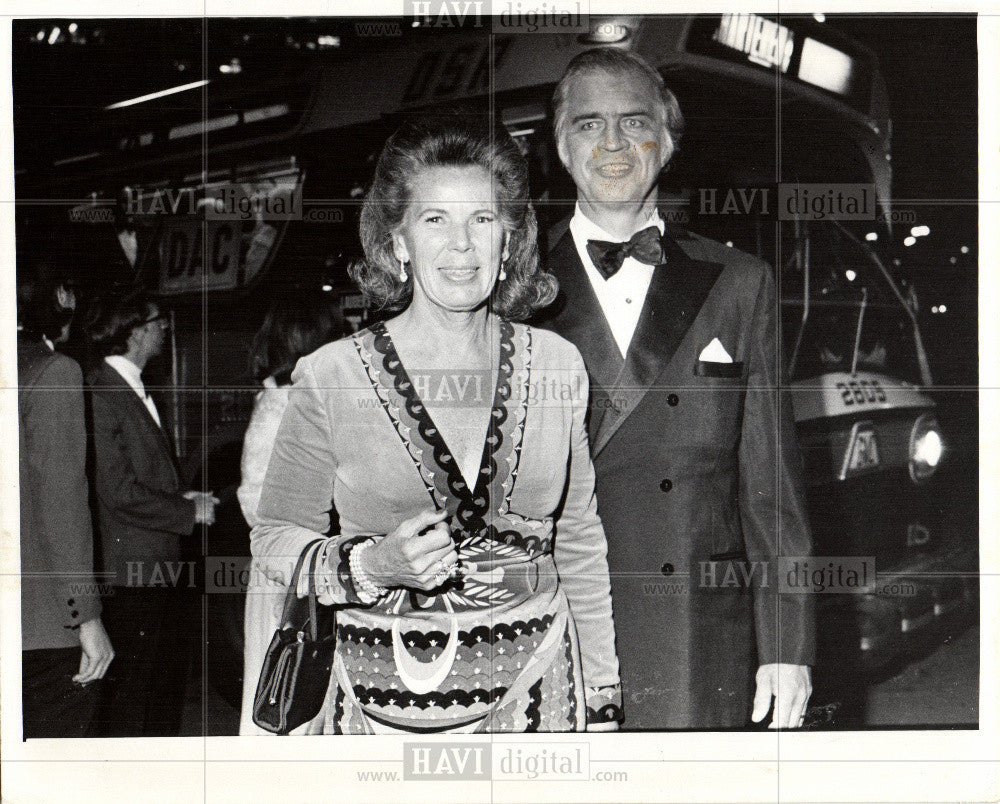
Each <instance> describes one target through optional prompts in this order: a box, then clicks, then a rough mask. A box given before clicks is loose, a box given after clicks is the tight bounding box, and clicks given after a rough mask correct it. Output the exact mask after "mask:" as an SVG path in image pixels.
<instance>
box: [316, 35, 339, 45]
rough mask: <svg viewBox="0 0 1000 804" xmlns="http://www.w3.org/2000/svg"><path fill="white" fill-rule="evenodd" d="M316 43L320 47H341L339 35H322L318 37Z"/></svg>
mask: <svg viewBox="0 0 1000 804" xmlns="http://www.w3.org/2000/svg"><path fill="white" fill-rule="evenodd" d="M316 44H318V45H319V46H320V47H340V37H339V36H320V37H317V39H316Z"/></svg>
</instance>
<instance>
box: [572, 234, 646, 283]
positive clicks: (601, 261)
mask: <svg viewBox="0 0 1000 804" xmlns="http://www.w3.org/2000/svg"><path fill="white" fill-rule="evenodd" d="M587 253H588V254H589V255H590V259H591V260H593V262H594V267H596V268H597V270H598V271H600V272H601V276H603V277H604V278H605V279H610V278H611V277H613V276H614V275H615V274H617V273H618V271H619V270H620V269H621V267H622V263H623V262H625V258H626V257H632V258H633V259H636V260H638V261H639V262H641V263H644V264H645V265H659V264H660V263H662V262H663V243H662V242H661V239H660V230H659V229H657V228H656V227H655V226H649V227H647V228H645V229H643V230H642V231H641V232H636V233H635V234H634V235H632V237H631V238H630V239H629V240H628V241H627V242H625V243H609V242H608V241H607V240H588V241H587Z"/></svg>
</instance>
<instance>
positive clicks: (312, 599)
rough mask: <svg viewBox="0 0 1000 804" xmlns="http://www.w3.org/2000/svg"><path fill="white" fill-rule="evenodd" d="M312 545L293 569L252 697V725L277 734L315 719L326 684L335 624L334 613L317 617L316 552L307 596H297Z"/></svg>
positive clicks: (327, 683) (328, 677) (321, 705)
mask: <svg viewBox="0 0 1000 804" xmlns="http://www.w3.org/2000/svg"><path fill="white" fill-rule="evenodd" d="M317 541H321V540H317ZM315 544H317V542H312V543H311V544H309V545H307V546H306V548H305V549H304V550H303V551H302V554H301V555H300V556H299V560H298V562H297V563H296V565H295V571H294V572H293V573H292V578H291V582H290V584H289V587H288V594H287V595H286V596H285V606H284V609H283V610H282V612H281V622H280V623H279V624H278V630H277V631H275V632H274V637H273V638H272V639H271V644H270V646H268V649H267V654H266V656H265V657H264V666H263V667H262V668H261V671H260V680H259V681H258V682H257V692H256V693H255V694H254V699H253V722H254V723H256V724H257V725H258V726H260V727H261V728H262V729H266V730H267V731H271V732H274V733H275V734H288V733H289V732H290V731H292V729H295V728H297V727H299V726H301V725H302V724H303V723H306V722H308V721H310V720H312V719H313V718H314V717H316V715H317V714H319V711H320V709H321V708H322V707H323V701H324V699H325V698H326V691H327V688H328V687H329V685H330V677H331V673H332V670H333V654H334V650H335V649H336V647H337V640H336V627H335V626H336V622H335V619H334V616H333V611H332V609H331V610H329V611H325V612H322V613H320V612H319V611H318V607H317V605H316V580H315V571H316V560H317V558H318V557H319V554H320V552H321V550H320V549H317V550H315V551H314V552H313V557H312V561H311V562H310V566H309V595H308V597H306V598H303V599H301V600H300V599H299V596H298V594H297V587H298V578H299V573H300V572H301V571H302V565H303V563H304V562H305V557H306V553H307V552H308V551H309V549H310V548H311V547H313V546H314V545H315ZM324 608H325V607H324ZM321 618H322V620H323V622H322V623H321V622H320V620H321ZM321 625H322V626H323V627H322V631H323V633H324V636H322V637H320V636H319V634H320V631H321Z"/></svg>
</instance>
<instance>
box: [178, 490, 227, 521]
mask: <svg viewBox="0 0 1000 804" xmlns="http://www.w3.org/2000/svg"><path fill="white" fill-rule="evenodd" d="M184 499H185V500H194V521H195V523H196V524H199V525H214V524H215V506H217V505H218V504H219V498H218V497H216V496H215V495H214V494H212V492H210V491H206V492H201V491H186V492H184Z"/></svg>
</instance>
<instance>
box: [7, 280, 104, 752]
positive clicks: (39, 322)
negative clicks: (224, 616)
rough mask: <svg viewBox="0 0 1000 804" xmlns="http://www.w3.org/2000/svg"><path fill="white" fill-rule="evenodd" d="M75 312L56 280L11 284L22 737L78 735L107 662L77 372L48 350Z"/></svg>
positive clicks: (62, 334) (80, 383)
mask: <svg viewBox="0 0 1000 804" xmlns="http://www.w3.org/2000/svg"><path fill="white" fill-rule="evenodd" d="M75 307H76V299H75V296H74V294H73V292H72V290H70V289H68V288H67V287H66V286H65V285H64V284H63V283H62V282H60V281H58V280H54V281H46V280H45V279H44V278H43V277H32V278H31V279H28V280H26V281H25V282H23V283H21V284H19V287H18V312H19V313H20V315H19V319H20V321H19V327H18V333H17V335H18V338H17V374H18V425H19V427H18V432H19V445H18V446H19V455H20V461H19V463H20V467H19V471H20V490H21V641H22V647H23V653H22V655H21V665H22V678H23V684H22V689H21V692H22V699H23V725H24V737H25V739H27V738H30V737H83V736H85V734H86V731H87V728H88V727H89V725H90V720H91V717H92V716H93V713H94V707H95V705H96V702H97V690H96V687H95V685H93V684H92V683H91V682H94V681H97V680H98V679H101V678H103V677H104V674H105V672H106V671H107V669H108V665H110V664H111V660H112V659H113V658H114V655H115V654H114V650H112V647H111V642H110V640H109V639H108V635H107V633H106V632H105V630H104V626H103V625H102V624H101V616H100V615H101V603H100V597H99V595H98V590H97V584H96V583H95V581H94V574H93V572H94V546H93V537H92V532H91V523H90V509H89V507H88V502H87V498H88V488H87V476H86V470H85V466H86V450H87V436H86V431H85V429H84V414H83V375H82V374H81V372H80V366H79V365H77V363H76V362H75V361H73V360H71V359H70V358H68V357H66V356H65V355H62V354H60V353H59V352H56V351H55V344H56V343H59V342H60V341H62V340H64V339H65V337H66V335H67V333H68V332H69V326H70V321H71V319H72V317H73V311H74V309H75Z"/></svg>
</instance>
